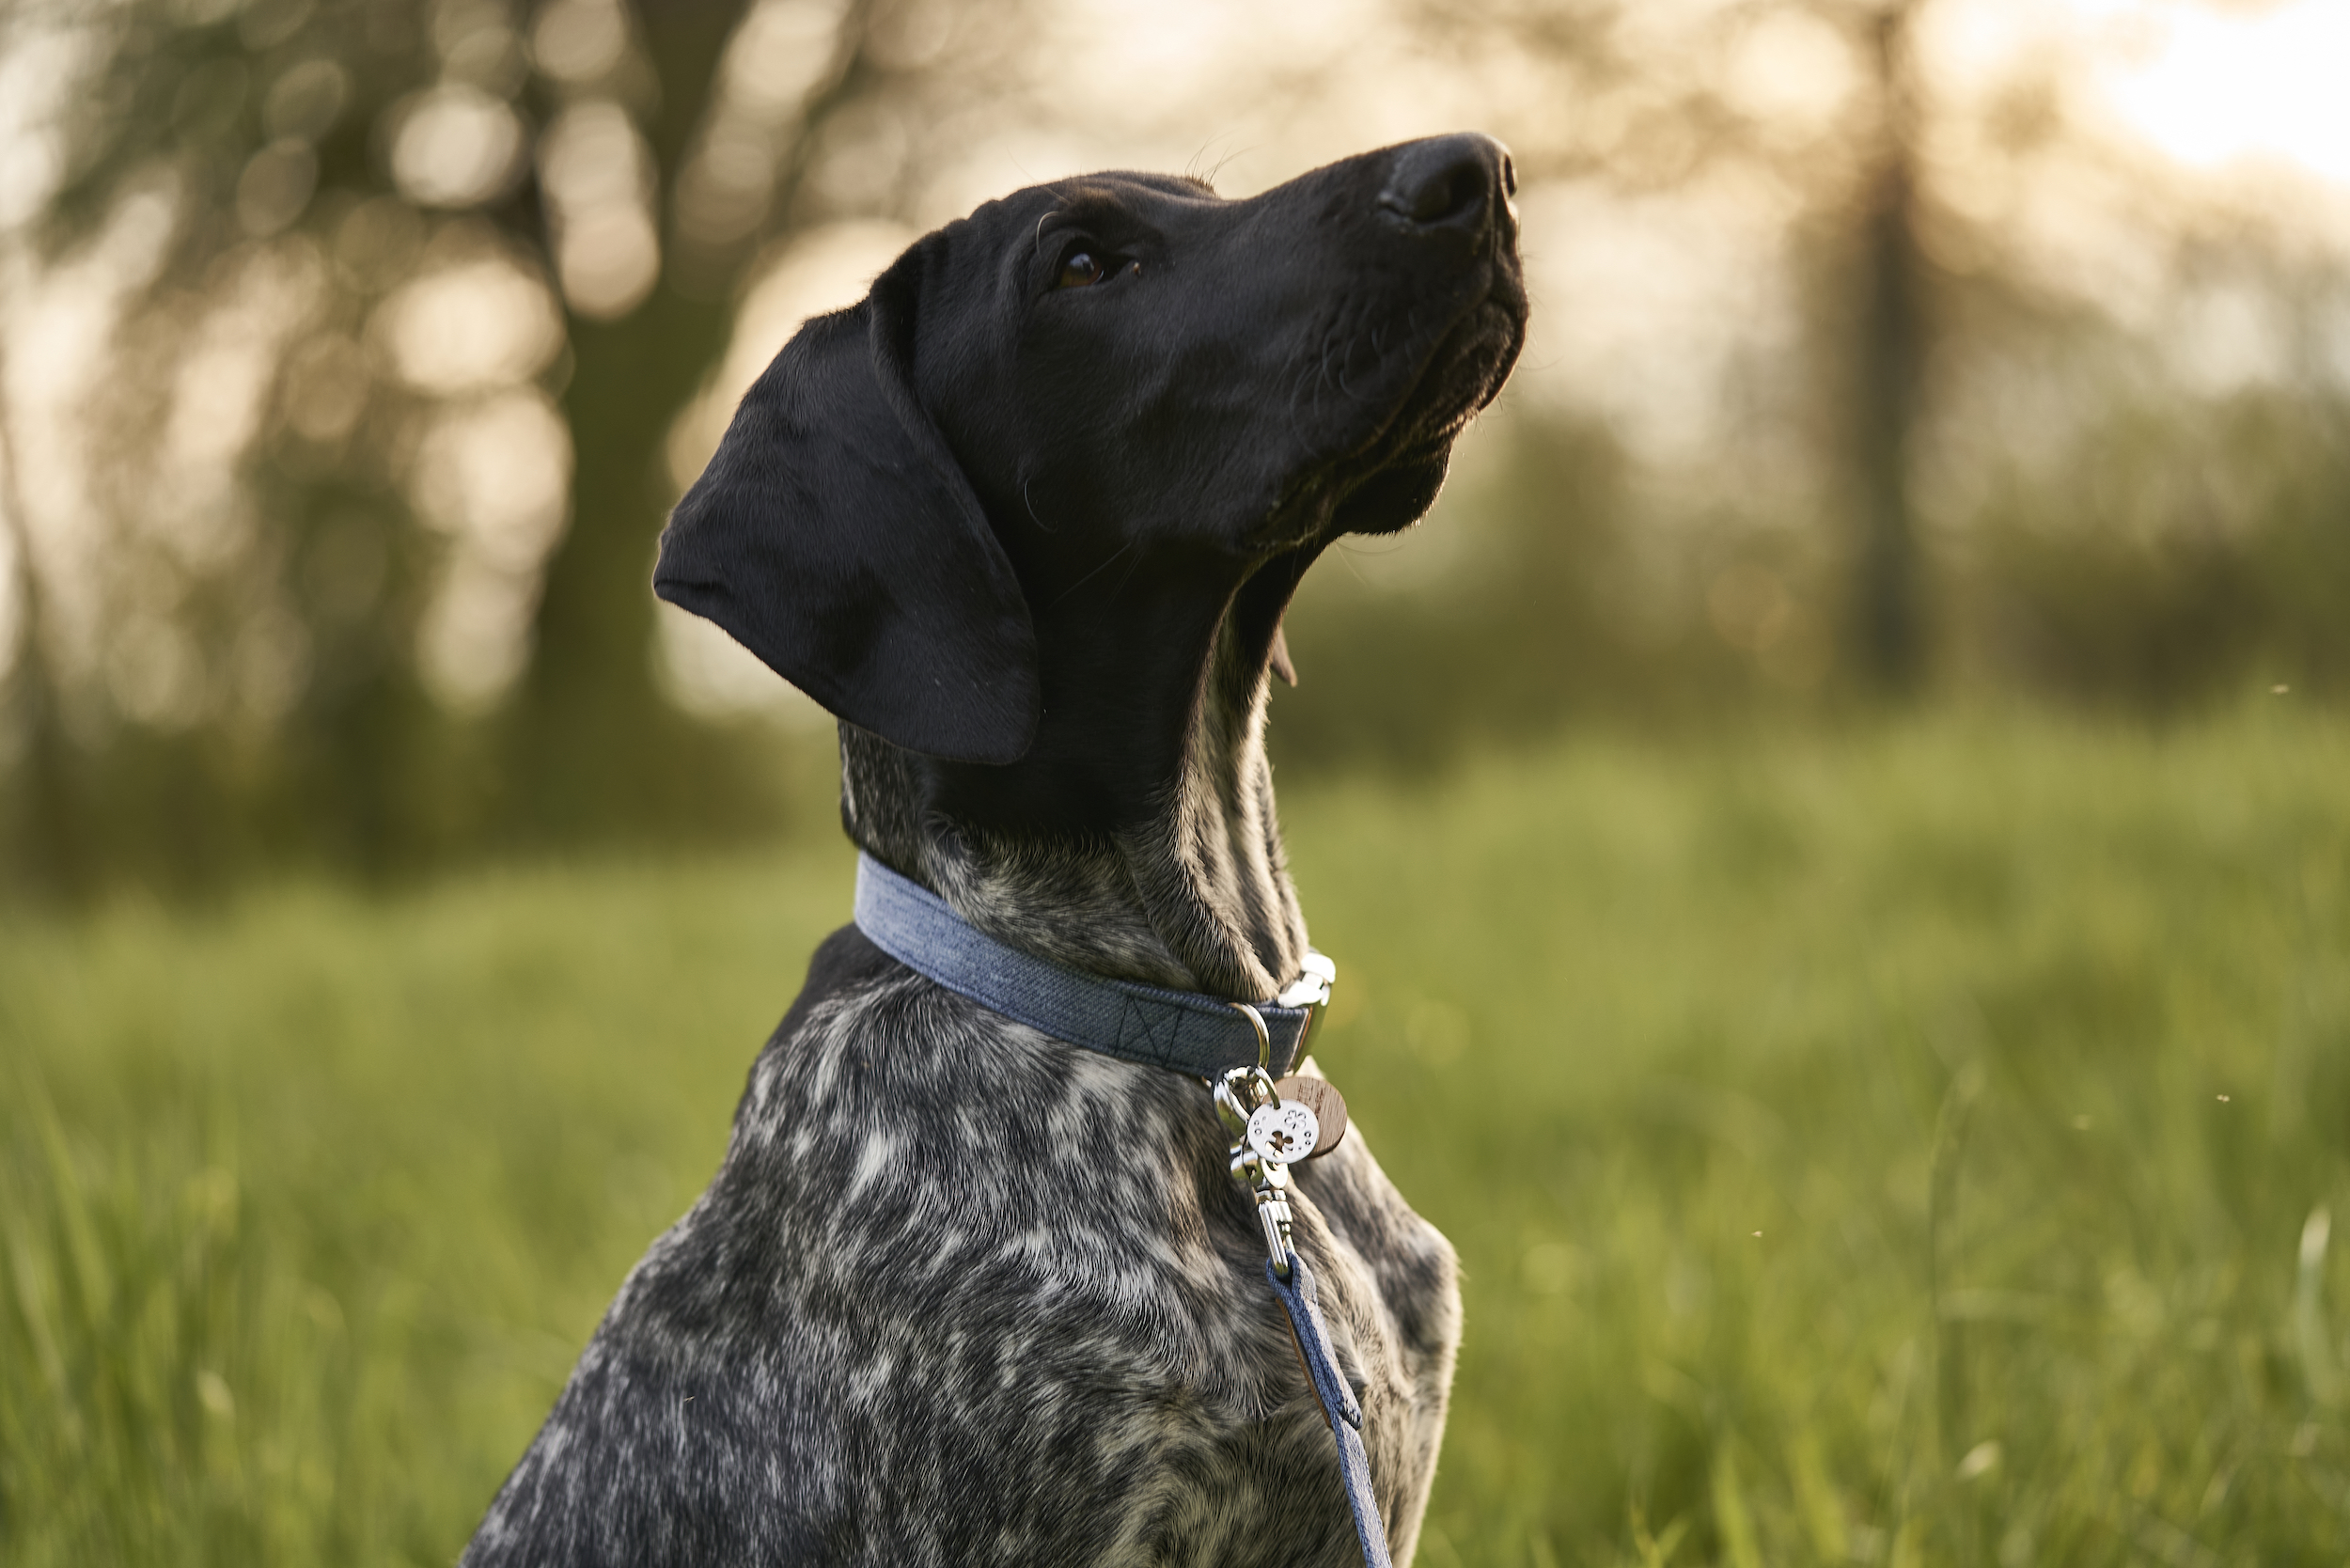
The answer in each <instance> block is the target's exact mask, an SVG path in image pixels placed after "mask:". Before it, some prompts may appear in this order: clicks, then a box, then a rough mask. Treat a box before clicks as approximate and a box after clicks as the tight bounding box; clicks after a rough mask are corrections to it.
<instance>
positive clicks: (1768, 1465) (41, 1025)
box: [0, 701, 2350, 1568]
mask: <svg viewBox="0 0 2350 1568" xmlns="http://www.w3.org/2000/svg"><path fill="white" fill-rule="evenodd" d="M1284 807H1285V812H1286V816H1287V820H1288V823H1289V828H1290V835H1291V840H1292V847H1293V859H1294V861H1295V869H1296V871H1297V876H1298V880H1299V883H1300V885H1301V886H1302V888H1303V890H1304V893H1305V896H1306V902H1307V907H1308V911H1309V912H1310V913H1311V916H1312V918H1313V922H1314V935H1315V939H1316V942H1317V944H1318V945H1319V946H1321V947H1322V948H1323V949H1325V950H1327V951H1329V952H1330V953H1331V954H1333V955H1334V956H1335V957H1336V958H1337V959H1338V961H1339V964H1340V993H1339V996H1340V1000H1339V1004H1338V1006H1337V1007H1336V1009H1335V1010H1334V1011H1333V1014H1332V1016H1331V1018H1330V1020H1329V1024H1328V1032H1327V1034H1326V1035H1325V1037H1324V1041H1323V1043H1322V1045H1321V1049H1320V1056H1321V1058H1322V1060H1323V1063H1324V1067H1325V1068H1326V1070H1327V1071H1329V1072H1330V1074H1332V1075H1333V1076H1334V1077H1335V1078H1336V1079H1337V1080H1338V1081H1339V1082H1340V1085H1341V1086H1342V1087H1343V1088H1344V1089H1345V1090H1346V1091H1347V1094H1348V1097H1349V1101H1350V1104H1351V1105H1352V1106H1353V1107H1354V1109H1355V1115H1356V1118H1357V1120H1358V1121H1359V1122H1360V1124H1361V1125H1362V1126H1364V1127H1365V1128H1366V1129H1367V1130H1368V1131H1369V1133H1370V1135H1371V1138H1372V1140H1373V1142H1374V1144H1375V1145H1376V1147H1377V1149H1378V1151H1379V1153H1380V1157H1381V1159H1382V1161H1383V1162H1384V1163H1385V1164H1386V1166H1387V1169H1388V1171H1389V1173H1390V1174H1391V1175H1392V1176H1393V1177H1394V1178H1395V1180H1396V1182H1397V1183H1398V1184H1399V1185H1401V1186H1402V1189H1403V1190H1404V1191H1405V1192H1406V1193H1407V1194H1408V1195H1410V1196H1411V1198H1412V1199H1413V1200H1414V1201H1415V1203H1416V1204H1417V1206H1418V1208H1419V1209H1420V1210H1421V1211H1422V1212H1423V1213H1425V1214H1426V1215H1429V1216H1430V1217H1432V1218H1433V1219H1434V1220H1435V1221H1436V1222H1437V1223H1438V1224H1440V1225H1441V1226H1443V1227H1444V1229H1445V1230H1446V1231H1449V1233H1450V1235H1451V1236H1452V1237H1453V1239H1454V1241H1455V1243H1456V1244H1457V1245H1458V1246H1459V1247H1460V1250H1461V1253H1462V1256H1463V1260H1464V1262H1465V1269H1466V1279H1465V1293H1466V1297H1467V1309H1468V1333H1467V1341H1466V1344H1465V1349H1464V1352H1463V1356H1462V1360H1461V1368H1460V1377H1459V1381H1458V1384H1457V1385H1456V1388H1455V1392H1454V1404H1453V1415H1452V1420H1451V1426H1450V1429H1449V1435H1448V1439H1447V1445H1446V1450H1445V1455H1444V1461H1443V1466H1442V1469H1441V1472H1440V1474H1439V1477H1438V1480H1437V1483H1436V1494H1435V1500H1434V1505H1433V1507H1432V1510H1431V1514H1430V1528H1429V1529H1428V1532H1427V1535H1426V1538H1425V1541H1424V1544H1423V1546H1422V1550H1421V1554H1420V1560H1421V1562H1422V1563H1424V1564H1429V1565H1431V1568H1453V1565H1454V1564H1456V1563H1458V1564H1488V1563H1500V1564H1524V1565H1528V1568H1539V1565H1546V1564H1551V1563H1564V1562H1595V1563H1609V1562H1619V1561H1622V1562H1644V1563H1652V1564H1653V1563H1662V1562H1677V1563H1683V1564H1691V1563H1698V1562H1705V1561H1714V1562H1720V1563H1724V1564H1729V1565H1731V1568H1755V1565H1758V1564H1763V1563H1770V1564H1780V1563H1803V1562H1823V1563H1826V1562H1842V1561H1847V1560H1849V1561H1857V1562H1882V1563H1888V1564H1909V1563H1929V1562H1931V1563H1974V1562H1985V1563H1989V1562H1997V1563H1998V1564H2001V1565H2002V1568H2021V1565H2023V1564H2027V1563H2050V1564H2054V1563H2063V1564H2098V1563H2135V1562H2145V1563H2154V1564H2164V1565H2168V1568H2201V1565H2204V1564H2219V1563H2239V1562H2241V1563H2253V1562H2259V1563H2304V1562H2332V1563H2340V1562H2342V1561H2343V1560H2345V1557H2350V1263H2345V1262H2344V1261H2343V1259H2342V1251H2343V1250H2344V1247H2345V1246H2350V1236H2345V1237H2343V1238H2342V1239H2341V1241H2339V1242H2337V1241H2335V1240H2334V1239H2333V1238H2331V1237H2330V1236H2329V1225H2328V1220H2327V1215H2328V1212H2329V1210H2330V1211H2331V1212H2332V1213H2333V1214H2336V1215H2341V1216H2342V1219H2343V1220H2344V1222H2345V1224H2350V723H2345V722H2344V721H2342V719H2340V718H2339V717H2337V718H2332V719H2327V718H2324V717H2320V716H2316V715H2311V714H2306V713H2297V712H2296V711H2295V709H2294V708H2292V707H2291V706H2289V705H2288V704H2287V703H2286V702H2282V701H2279V702H2274V703H2271V704H2269V705H2267V706H2264V707H2263V708H2261V709H2258V710H2253V711H2248V712H2247V713H2241V714H2236V715H2233V716H2230V717H2226V718H2221V719H2214V720H2209V721H2205V722H2202V723H2201V724H2198V725H2195V726H2191V727H2186V728H2182V729H2175V730H2170V731H2166V732H2163V733H2159V734H2153V733H2148V732H2145V731H2142V730H2133V729H2122V728H2118V727H2116V728H2078V727H2074V726H2070V725H2066V724H2064V723H2061V722H2060V721H2057V720H2053V719H2048V718H2045V717H2043V718H2014V717H2009V718H1998V717H1991V716H1982V715H1977V716H1972V717H1969V716H1958V715H1945V716H1941V717H1937V718H1934V719H1931V720H1926V721H1919V722H1917V723H1914V724H1908V725H1903V726H1897V727H1893V728H1888V729H1868V730H1857V731H1849V732H1843V733H1818V732H1814V733H1810V734H1808V735H1802V736H1796V735H1782V736H1777V737H1763V738H1756V739H1749V740H1741V741H1720V742H1716V743H1712V744H1709V745H1687V744H1682V745H1661V744H1660V745H1634V744H1630V743H1617V742H1599V741H1590V742H1585V743H1582V744H1578V745H1569V746H1567V747H1565V748H1564V749H1560V750H1557V751H1553V752H1550V753H1546V754H1543V755H1540V756H1535V757H1528V758H1516V759H1494V760H1487V761H1485V762H1482V763H1479V764H1476V765H1472V766H1469V767H1466V768H1465V769H1464V770H1463V771H1462V772H1460V773H1459V774H1457V775H1455V776H1451V777H1449V778H1448V779H1446V780H1443V781H1441V782H1437V783H1432V784H1426V785H1419V786H1412V787H1404V786H1399V785H1395V784H1391V783H1390V784H1374V783H1361V784H1356V785H1352V786H1347V787H1323V788H1317V789H1314V790H1311V791H1304V790H1298V791H1292V792H1290V794H1289V796H1288V797H1287V798H1286V799H1285V802H1284ZM849 877H850V857H849V855H848V853H847V851H846V850H845V849H844V848H841V847H838V846H835V845H824V846H818V847H807V848H799V849H783V850H777V851H775V852H773V853H769V854H764V855H750V856H744V857H742V858H739V859H735V860H729V861H727V862H724V863H701V864H694V865H642V866H631V865H611V866H600V867H590V868H584V869H577V870H559V871H558V870H548V871H541V872H531V873H526V874H524V873H512V874H503V875H494V876H482V877H478V878H476V879H471V880H465V881H461V882H457V883H453V884H450V885H446V886H440V887H437V888H434V889H431V890H429V891H425V892H422V893H418V894H415V895H412V896H408V897H404V898H401V899H399V900H397V901H395V902H381V903H378V902H365V901H363V900H361V899H359V898H358V897H356V896H354V895H352V894H349V893H345V892H341V891H337V890H333V889H328V888H321V887H302V886H297V887H289V888H283V889H279V890H275V891H272V892H269V893H266V894H257V895H254V896H251V897H249V898H248V899H246V900H244V901H243V902H240V903H238V904H237V905H236V906H234V907H233V908H231V909H228V910H227V911H223V912H216V913H214V914H212V915H210V916H205V917H193V916H184V915H170V914H165V913H160V912H157V911H155V910H153V909H149V908H141V907H120V908H117V909H114V910H112V911H110V912H108V913H106V914H104V915H102V916H101V917H94V918H92V919H90V920H88V921H86V922H84V923H81V924H78V925H75V926H72V927H71V928H59V927H55V926H44V925H37V924H31V923H27V922H25V921H24V920H21V919H20V920H19V921H17V922H16V923H14V924H11V925H7V926H0V1562H6V1563H7V1564H8V1565H10V1568H47V1565H51V1564H57V1565H64V1564H72V1565H76V1568H83V1565H94V1564H109V1563H149V1562H155V1563H164V1562H170V1563H183V1562H184V1563H196V1562H204V1563H215V1562H217V1563H224V1564H225V1563H238V1564H264V1563H266V1564H281V1563H282V1564H312V1563H327V1562H332V1563H352V1564H362V1563H367V1564H372V1563H394V1562H413V1563H443V1562H446V1561H448V1560H450V1559H451V1558H453V1557H454V1555H455V1554H456V1552H457V1550H458V1549H459V1547H460V1546H461V1545H462V1542H463V1540H464V1538H465V1535H466V1533H467V1532H468V1530H469V1529H471V1527H472V1525H473V1523H474V1521H475V1520H476V1518H477V1517H478V1513H479V1512H480V1510H481V1508H482V1506H483V1505H484V1503H485V1502H486V1501H487V1499H488V1497H489V1496H490V1494H491V1492H492V1490H493V1488H494V1487H495V1485H496V1483H497V1482H498V1481H499V1480H500V1478H501V1477H502V1476H503V1475H504V1473H505V1470H506V1468H507V1467H508V1466H509V1465H510V1464H511V1462H512V1460H513V1459H514V1457H515V1456H516V1455H517V1454H518V1453H519V1451H520V1450H521V1449H522V1447H523V1445H524V1444H525V1442H526V1441H527V1439H528V1437H529V1435H530V1434H531V1432H532V1431H533V1430H534V1429H535V1427H536V1424H537V1422H538V1421H539V1419H540V1417H541V1416H542V1415H543V1414H544V1412H545V1410H546V1408H547V1406H548V1404H549V1403H550V1402H551V1401H552V1400H553V1398H554V1395H555V1393H556V1389H557V1388H559V1386H560V1384H561V1382H562V1379H563V1377H564V1375H565V1374H566V1372H568V1370H569V1368H570V1365H571V1362H572V1357H573V1356H575V1355H576V1354H577V1351H578V1349H579V1346H580V1345H581V1343H582V1342H583V1341H584V1340H585V1338H586V1336H587V1333H588V1331H589V1329H590V1328H591V1327H592V1326H593V1325H594V1323H595V1320H596V1318H597V1316H598V1314H599V1313H600V1312H601V1311H602V1309H603V1306H604V1304H605V1302H606V1301H607V1300H608V1299H609V1297H610V1295H611V1294H612V1291H613V1289H614V1287H615V1286H616V1285H617V1284H618V1282H619V1278H620V1276H621V1274H622V1273H623V1272H624V1271H625V1270H626V1269H627V1267H628V1266H629V1264H630V1263H631V1262H634V1261H635V1258H636V1256H637V1254H638V1253H639V1252H640V1251H641V1250H642V1248H643V1247H644V1246H645V1244H646V1242H647V1241H648V1240H649V1239H650V1237H651V1236H652V1235H653V1233H654V1232H655V1231H657V1230H659V1229H660V1228H661V1227H662V1226H663V1225H665V1224H666V1223H667V1221H668V1220H669V1219H670V1218H672V1217H673V1216H674V1215H676V1214H678V1213H679V1212H680V1211H681V1210H682V1208H683V1207H684V1206H685V1205H686V1203H687V1202H689V1201H690V1200H691V1199H692V1198H693V1196H694V1194H695V1193H696V1192H697V1191H698V1190H699V1188H700V1186H701V1185H702V1184H703V1183H704V1182H705V1181H706V1180H707V1178H708V1176H709V1174H710V1171H711V1169H712V1168H713V1164H714V1162H715V1160H716V1158H717V1155H718V1153H719V1151H720V1149H721V1147H722V1145H723V1142H724V1139H725V1136H726V1129H727V1122H728V1119H729V1115H730V1113H731V1111H732V1107H733V1102H734V1098H735V1095H736V1093H737V1091H738V1090H739V1087H740V1084H741V1081H742V1076H743V1074H744V1069H745V1068H746V1067H747V1065H748V1063H749V1061H750V1058H751V1057H752V1055H753V1053H754V1052H755V1051H756V1050H757V1048H758V1046H759V1044H760V1041H761V1040H762V1039H763V1038H764V1036H765V1034H766V1032H767V1030H768V1029H769V1027H771V1026H772V1025H773V1023H774V1021H775V1019H776V1016H777V1015H778V1014H780V1013H781V1011H783V1009H784V1007H785V1005H786V1004H787V1003H789V1001H790V1000H791V996H792V994H793V993H794V991H795V990H796V989H797V987H798V984H799V981H800V977H801V972H802V967H803V964H804V963H805V959H806V956H807V951H808V949H809V948H810V947H811V945H812V944H813V943H814V942H815V941H816V939H817V938H818V937H819V936H820V935H821V934H822V933H823V932H825V931H826V930H828V929H830V928H831V927H832V926H834V925H836V924H838V923H839V922H840V921H841V920H842V919H843V918H844V917H845V911H846V909H847V905H848V890H849ZM1268 1305H1269V1304H1268Z"/></svg>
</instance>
